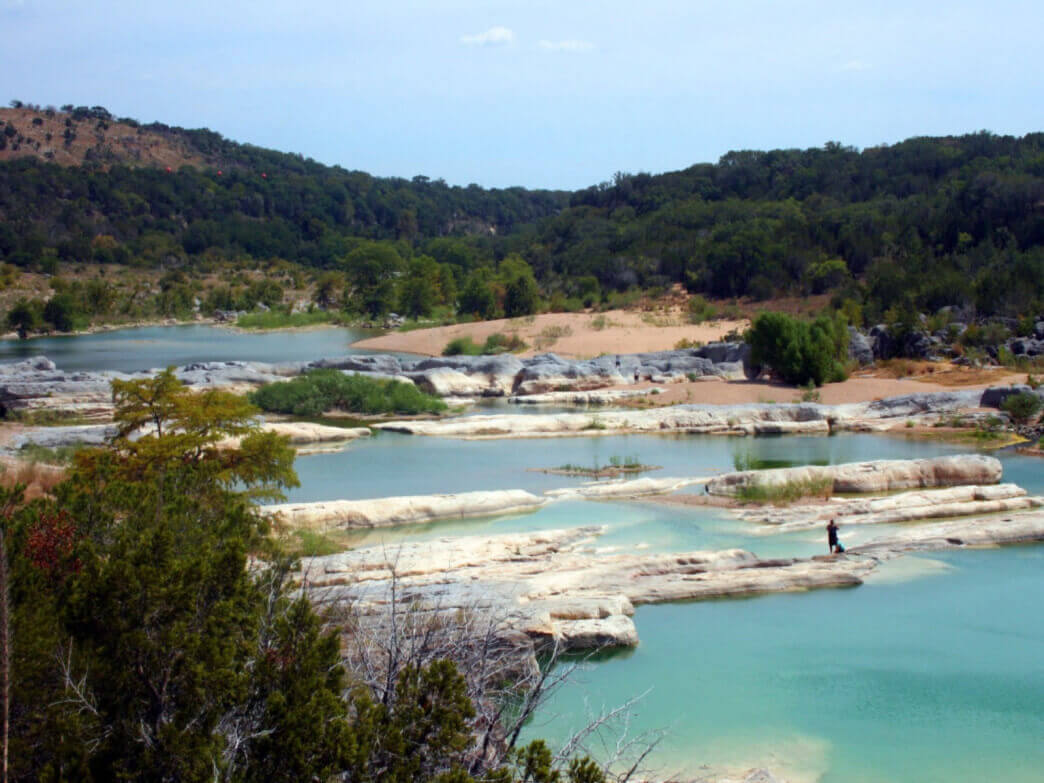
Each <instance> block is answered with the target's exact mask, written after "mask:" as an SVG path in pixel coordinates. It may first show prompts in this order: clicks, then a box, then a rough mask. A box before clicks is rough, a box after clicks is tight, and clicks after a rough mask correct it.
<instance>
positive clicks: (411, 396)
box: [250, 370, 446, 416]
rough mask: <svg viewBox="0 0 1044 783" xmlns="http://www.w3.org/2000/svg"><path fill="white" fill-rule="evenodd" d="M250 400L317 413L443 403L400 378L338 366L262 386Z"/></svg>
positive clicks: (430, 408)
mask: <svg viewBox="0 0 1044 783" xmlns="http://www.w3.org/2000/svg"><path fill="white" fill-rule="evenodd" d="M250 401H251V402H252V403H253V404H254V405H256V406H257V407H259V408H261V410H264V411H271V412H273V413H290V414H293V415H294V416H319V415H321V414H323V413H324V412H326V411H328V410H332V409H335V408H336V409H338V410H343V411H350V412H352V413H366V414H378V413H398V414H406V415H414V414H418V413H440V412H442V411H444V410H446V403H444V402H442V400H439V399H437V398H435V397H432V396H431V395H428V394H425V393H424V392H422V391H420V389H418V388H417V387H416V386H413V385H411V384H408V383H401V382H400V381H384V380H378V379H375V378H367V377H365V376H362V375H345V374H344V373H343V372H341V371H339V370H313V371H312V372H309V373H306V374H304V375H302V376H300V377H298V378H294V379H293V380H290V381H285V382H282V383H271V384H268V385H267V386H262V387H261V388H260V389H258V390H257V391H255V392H252V393H251V394H250Z"/></svg>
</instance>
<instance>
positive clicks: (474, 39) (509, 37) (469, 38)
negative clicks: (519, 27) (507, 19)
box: [460, 25, 515, 46]
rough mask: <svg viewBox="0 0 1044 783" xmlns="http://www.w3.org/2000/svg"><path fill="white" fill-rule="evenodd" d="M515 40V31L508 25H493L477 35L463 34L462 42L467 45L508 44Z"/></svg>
mask: <svg viewBox="0 0 1044 783" xmlns="http://www.w3.org/2000/svg"><path fill="white" fill-rule="evenodd" d="M514 40H515V33H514V32H513V31H512V30H510V29H508V28H507V27H500V26H499V25H498V26H497V27H491V28H489V29H488V30H486V31H485V32H482V33H477V34H476V35H462V36H461V37H460V42H461V43H462V44H464V45H465V46H507V45H508V44H509V43H511V42H512V41H514Z"/></svg>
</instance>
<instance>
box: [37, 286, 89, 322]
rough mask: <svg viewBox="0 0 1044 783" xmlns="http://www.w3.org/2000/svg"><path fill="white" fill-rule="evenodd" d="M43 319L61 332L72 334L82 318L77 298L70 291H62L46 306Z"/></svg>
mask: <svg viewBox="0 0 1044 783" xmlns="http://www.w3.org/2000/svg"><path fill="white" fill-rule="evenodd" d="M43 317H44V320H45V321H47V323H49V324H51V326H53V327H54V328H55V329H56V330H57V331H59V332H72V331H74V330H75V329H76V327H77V322H78V321H79V319H80V318H81V317H82V313H81V311H80V307H79V303H78V302H77V301H76V297H75V296H73V294H72V293H71V292H69V291H60V292H58V293H56V294H55V295H54V296H52V297H51V298H50V299H49V300H48V301H47V304H45V305H44V309H43Z"/></svg>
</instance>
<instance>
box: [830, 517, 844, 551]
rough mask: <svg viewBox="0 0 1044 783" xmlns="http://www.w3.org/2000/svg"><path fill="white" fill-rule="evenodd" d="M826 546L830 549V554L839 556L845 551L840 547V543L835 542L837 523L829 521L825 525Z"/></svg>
mask: <svg viewBox="0 0 1044 783" xmlns="http://www.w3.org/2000/svg"><path fill="white" fill-rule="evenodd" d="M827 546H828V547H830V554H832V555H834V554H840V553H841V552H844V551H845V548H844V547H843V546H841V542H840V541H838V540H837V521H836V520H833V519H831V520H830V522H828V523H827Z"/></svg>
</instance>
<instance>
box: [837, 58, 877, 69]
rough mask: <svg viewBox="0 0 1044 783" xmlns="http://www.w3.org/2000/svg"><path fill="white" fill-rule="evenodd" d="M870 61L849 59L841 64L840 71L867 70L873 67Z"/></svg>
mask: <svg viewBox="0 0 1044 783" xmlns="http://www.w3.org/2000/svg"><path fill="white" fill-rule="evenodd" d="M873 67H874V66H872V65H871V64H870V63H868V62H864V61H863V60H849V61H848V62H847V63H845V64H844V65H842V66H841V70H842V71H869V70H870V69H871V68H873Z"/></svg>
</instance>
